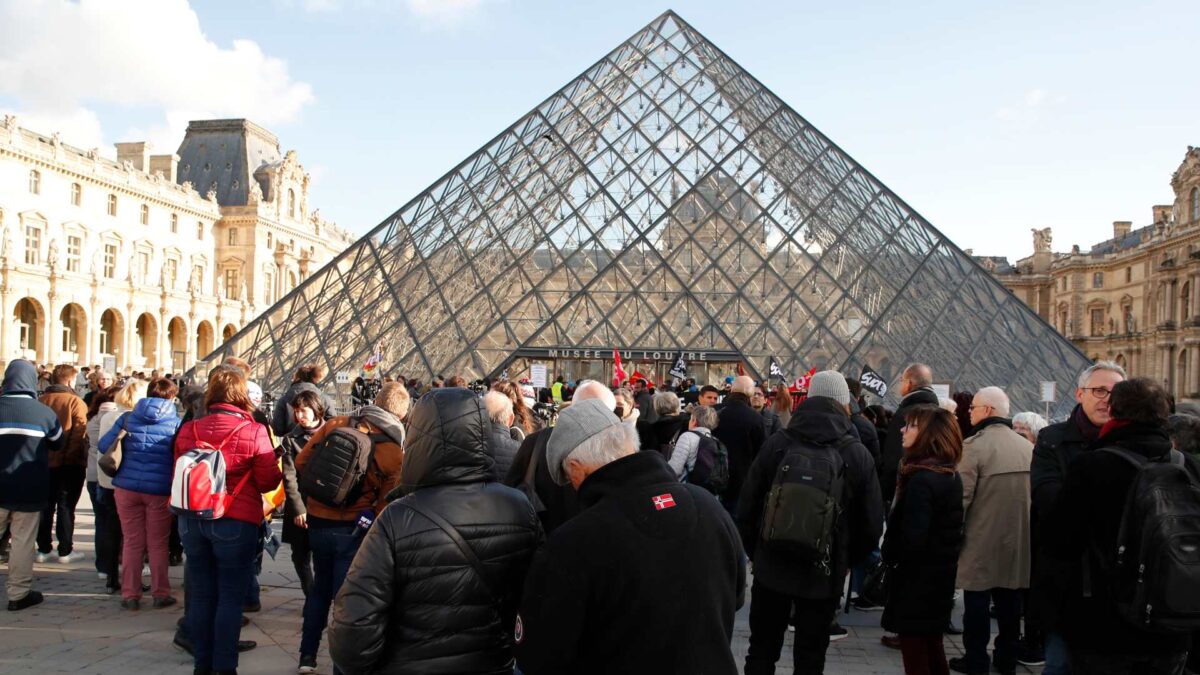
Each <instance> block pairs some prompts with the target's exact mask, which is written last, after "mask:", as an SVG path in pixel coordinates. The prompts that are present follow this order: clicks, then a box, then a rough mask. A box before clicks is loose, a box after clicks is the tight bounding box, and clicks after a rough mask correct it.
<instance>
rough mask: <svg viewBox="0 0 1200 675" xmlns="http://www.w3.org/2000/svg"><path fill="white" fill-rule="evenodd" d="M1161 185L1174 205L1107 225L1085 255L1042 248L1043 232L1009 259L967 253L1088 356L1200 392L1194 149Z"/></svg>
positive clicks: (1184, 394)
mask: <svg viewBox="0 0 1200 675" xmlns="http://www.w3.org/2000/svg"><path fill="white" fill-rule="evenodd" d="M1171 188H1172V190H1173V191H1174V193H1175V200H1174V202H1173V203H1172V204H1166V205H1159V206H1154V207H1152V210H1151V222H1150V224H1149V225H1146V226H1144V227H1139V228H1136V229H1135V228H1134V227H1133V223H1131V222H1129V221H1117V222H1115V223H1113V232H1112V237H1111V238H1109V239H1107V240H1105V241H1102V242H1100V243H1099V244H1096V245H1095V246H1093V247H1091V249H1090V250H1088V251H1082V250H1080V247H1079V246H1074V247H1072V249H1071V251H1070V252H1067V253H1055V252H1052V250H1051V232H1050V228H1045V229H1042V230H1034V237H1033V239H1034V253H1033V255H1031V256H1029V257H1027V258H1023V259H1021V260H1018V261H1017V262H1016V264H1015V265H1013V264H1010V263H1009V261H1008V260H1007V259H1005V258H996V257H977V258H976V259H977V260H978V261H979V262H980V263H981V264H983V265H984V266H985V267H987V268H988V269H989V270H991V271H992V273H993V274H994V275H995V276H996V278H997V279H998V280H999V281H1000V282H1001V283H1003V284H1004V285H1005V286H1006V287H1007V288H1008V289H1009V290H1010V291H1012V292H1013V293H1015V294H1016V295H1017V297H1019V298H1020V299H1021V300H1023V301H1024V302H1025V303H1026V304H1028V305H1029V306H1030V307H1032V308H1033V309H1034V310H1035V311H1036V312H1037V313H1038V314H1039V315H1041V317H1042V318H1043V319H1045V320H1046V321H1048V322H1049V323H1051V324H1052V325H1053V326H1054V327H1055V328H1056V329H1058V331H1059V332H1060V333H1062V334H1063V335H1065V336H1067V337H1068V338H1069V339H1070V340H1071V341H1072V342H1073V343H1075V345H1076V346H1078V347H1079V348H1080V349H1081V350H1083V351H1084V353H1086V354H1087V355H1088V356H1090V357H1091V358H1093V359H1111V360H1114V361H1116V362H1118V363H1120V364H1122V365H1123V366H1125V368H1126V369H1127V370H1128V371H1129V372H1130V373H1132V374H1133V375H1136V376H1146V377H1153V378H1155V379H1157V380H1159V381H1161V382H1163V383H1164V384H1165V385H1166V386H1167V387H1168V390H1169V391H1171V392H1172V393H1173V394H1174V395H1175V396H1176V397H1179V398H1200V148H1192V147H1189V148H1188V151H1187V154H1186V155H1185V156H1184V159H1183V162H1182V163H1181V164H1180V166H1179V168H1178V169H1177V170H1176V171H1175V173H1174V174H1173V175H1172V177H1171Z"/></svg>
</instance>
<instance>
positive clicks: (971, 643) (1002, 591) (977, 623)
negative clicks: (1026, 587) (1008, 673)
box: [963, 588, 1021, 673]
mask: <svg viewBox="0 0 1200 675" xmlns="http://www.w3.org/2000/svg"><path fill="white" fill-rule="evenodd" d="M990 602H995V603H996V623H997V624H998V625H999V628H1000V631H999V633H998V634H997V635H996V649H995V656H994V658H993V660H992V663H995V665H996V668H998V669H1000V670H1012V669H1014V668H1016V667H1017V641H1018V640H1019V639H1020V637H1021V591H1019V590H1017V589H1014V588H993V589H991V590H988V591H963V647H964V648H966V652H967V655H966V658H967V670H970V671H971V672H984V673H986V672H987V671H988V670H990V669H991V663H989V661H988V643H989V642H991V641H992V619H991V617H990V616H988V605H989V604H990Z"/></svg>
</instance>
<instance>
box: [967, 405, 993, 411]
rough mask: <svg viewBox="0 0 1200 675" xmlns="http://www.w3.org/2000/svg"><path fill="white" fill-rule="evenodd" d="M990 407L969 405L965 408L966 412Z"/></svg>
mask: <svg viewBox="0 0 1200 675" xmlns="http://www.w3.org/2000/svg"><path fill="white" fill-rule="evenodd" d="M991 407H992V406H990V405H969V406H967V410H974V409H976V408H991Z"/></svg>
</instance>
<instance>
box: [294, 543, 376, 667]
mask: <svg viewBox="0 0 1200 675" xmlns="http://www.w3.org/2000/svg"><path fill="white" fill-rule="evenodd" d="M308 543H309V546H310V547H311V548H312V557H313V581H312V586H310V587H309V589H308V597H306V598H305V599H304V628H303V630H302V632H301V635H300V654H301V655H304V654H316V653H317V649H318V648H319V647H320V646H321V633H323V632H325V623H326V622H327V621H328V620H329V608H330V607H331V606H332V605H333V599H334V598H335V597H336V596H337V592H338V590H340V589H341V587H342V582H343V581H345V580H346V572H348V571H349V570H350V563H352V562H354V554H355V553H358V545H359V544H360V543H362V537H361V536H360V535H359V533H358V527H357V526H356V525H355V524H354V523H353V522H349V523H346V524H345V525H339V526H337V527H310V528H308ZM335 672H340V671H337V670H336V668H335Z"/></svg>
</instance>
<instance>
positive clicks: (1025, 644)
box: [1017, 637, 1046, 666]
mask: <svg viewBox="0 0 1200 675" xmlns="http://www.w3.org/2000/svg"><path fill="white" fill-rule="evenodd" d="M1017 663H1019V664H1021V665H1023V666H1044V665H1046V650H1045V649H1043V648H1042V645H1040V644H1038V642H1037V641H1035V640H1030V639H1029V638H1024V637H1023V638H1021V640H1020V641H1019V642H1017Z"/></svg>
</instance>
